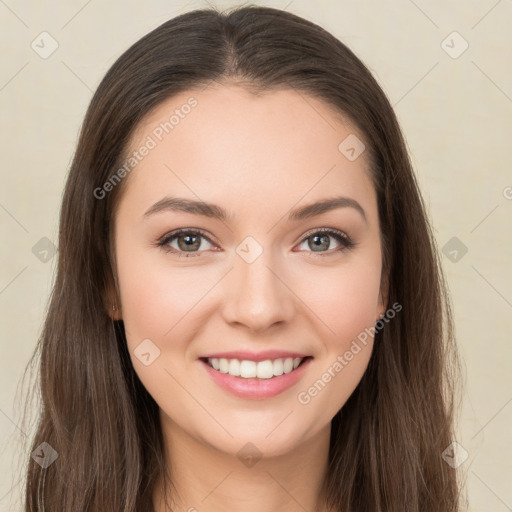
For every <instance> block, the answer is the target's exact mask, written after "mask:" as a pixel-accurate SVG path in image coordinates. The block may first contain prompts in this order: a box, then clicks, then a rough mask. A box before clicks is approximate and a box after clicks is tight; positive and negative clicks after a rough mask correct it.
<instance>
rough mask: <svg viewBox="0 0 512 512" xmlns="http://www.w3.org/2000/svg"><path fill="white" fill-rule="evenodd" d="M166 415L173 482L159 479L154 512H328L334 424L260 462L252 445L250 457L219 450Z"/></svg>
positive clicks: (166, 436) (167, 443)
mask: <svg viewBox="0 0 512 512" xmlns="http://www.w3.org/2000/svg"><path fill="white" fill-rule="evenodd" d="M163 416H165V415H163V414H161V417H162V428H163V434H164V440H165V451H166V454H165V455H166V461H167V467H168V468H170V471H169V476H170V479H171V480H172V484H171V483H169V482H167V484H166V485H164V482H163V479H160V480H159V482H158V484H157V486H156V487H155V491H154V495H153V502H154V510H155V512H170V511H171V510H173V511H177V510H180V511H187V512H189V511H190V512H196V511H208V512H221V511H225V510H244V512H261V510H265V511H268V512H274V511H275V512H278V511H279V512H299V511H300V512H304V510H307V511H316V512H324V511H325V512H327V508H326V505H325V500H324V496H323V483H324V481H325V478H326V475H327V464H328V452H329V438H330V424H328V425H327V427H326V428H324V429H323V430H322V431H320V432H318V433H316V434H315V435H314V436H312V437H311V438H309V439H307V440H306V441H305V442H304V443H302V444H301V445H298V446H297V447H296V448H294V450H293V451H291V452H289V453H284V454H281V455H276V456H273V457H262V458H258V455H257V453H258V452H257V451H256V450H255V448H251V447H250V446H246V447H245V451H242V453H243V454H244V455H246V456H239V455H237V453H234V454H232V453H226V452H222V451H219V450H217V449H216V448H215V447H213V446H211V445H208V444H206V443H204V442H201V440H200V439H197V438H194V437H192V436H190V435H189V433H187V432H185V431H184V430H183V429H181V428H180V427H179V426H178V425H177V424H176V423H174V422H172V421H171V420H170V419H169V418H168V417H165V418H164V417H163ZM244 444H245V441H244V442H241V443H240V446H241V447H242V446H244ZM165 496H167V505H166V503H165V499H164V498H165Z"/></svg>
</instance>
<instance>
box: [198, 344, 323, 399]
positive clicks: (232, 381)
mask: <svg viewBox="0 0 512 512" xmlns="http://www.w3.org/2000/svg"><path fill="white" fill-rule="evenodd" d="M230 354H232V353H231V352H230ZM246 356H247V353H245V357H246ZM251 357H253V356H251ZM278 357H279V356H278ZM278 357H275V356H273V357H266V358H263V359H262V360H264V359H277V358H278ZM289 357H292V356H291V355H290V356H289ZM296 357H302V356H300V355H298V356H296ZM231 358H235V356H231ZM246 358H247V359H250V358H249V357H246ZM236 359H238V357H236ZM312 359H313V358H312V357H308V358H307V359H306V360H305V361H303V362H302V364H301V365H300V366H298V367H297V368H296V369H295V370H292V371H291V372H290V373H283V375H280V376H278V377H272V378H271V379H258V378H251V379H245V378H243V377H234V376H233V375H229V373H222V372H220V371H218V370H215V369H214V368H212V367H211V366H210V365H209V364H208V363H207V362H205V361H203V360H200V363H201V364H202V365H203V366H204V368H205V369H206V371H207V372H208V374H209V375H210V377H211V378H212V379H213V381H214V382H215V383H216V384H218V385H219V386H220V387H221V388H222V389H224V390H226V391H229V392H230V393H231V394H233V395H235V396H238V397H240V398H247V399H253V400H262V399H264V398H271V397H273V396H276V395H279V394H280V393H282V392H283V391H285V390H286V389H288V388H290V387H291V386H293V385H294V384H295V383H297V382H298V381H299V380H300V378H301V377H302V376H303V375H304V372H305V371H306V368H307V367H308V365H309V363H310V362H311V360H312ZM253 360H254V359H253Z"/></svg>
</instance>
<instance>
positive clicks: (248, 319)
mask: <svg viewBox="0 0 512 512" xmlns="http://www.w3.org/2000/svg"><path fill="white" fill-rule="evenodd" d="M250 238H251V237H248V239H246V240H245V241H244V242H242V243H241V244H240V245H239V247H238V248H237V255H236V256H235V262H234V269H233V272H231V273H230V274H231V275H230V281H229V288H230V291H231V293H229V294H228V297H229V298H228V300H227V301H226V302H225V304H224V314H225V317H226V320H227V321H229V322H236V323H240V324H244V325H246V326H247V327H249V328H250V329H251V330H252V331H257V330H264V329H266V328H268V327H270V326H272V325H273V324H275V323H278V322H285V321H289V320H290V318H291V317H292V314H293V300H292V297H291V295H292V294H291V292H290V290H289V289H288V288H287V287H286V286H285V284H284V283H283V281H284V282H286V279H285V276H281V275H280V274H281V273H282V272H281V270H279V269H281V268H282V265H280V262H279V261H278V260H277V256H276V255H275V254H274V253H273V251H272V250H270V249H268V250H263V247H262V246H261V245H260V244H258V243H257V242H256V241H255V240H254V239H252V240H251V239H250Z"/></svg>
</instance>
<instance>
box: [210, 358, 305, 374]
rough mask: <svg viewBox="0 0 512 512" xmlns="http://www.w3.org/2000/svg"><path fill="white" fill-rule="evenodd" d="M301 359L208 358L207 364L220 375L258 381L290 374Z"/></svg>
mask: <svg viewBox="0 0 512 512" xmlns="http://www.w3.org/2000/svg"><path fill="white" fill-rule="evenodd" d="M302 359H303V358H302V357H296V358H293V357H287V358H286V359H274V360H270V359H267V360H265V361H259V362H256V361H249V360H247V359H243V360H239V359H225V358H223V357H221V358H217V357H213V358H208V364H209V365H210V366H212V367H213V368H215V369H216V370H219V371H220V372H222V373H229V375H233V376H234V377H244V378H246V379H249V378H252V377H258V379H270V378H272V377H274V376H279V375H282V374H283V373H290V372H291V371H292V370H294V369H295V368H297V366H299V364H300V363H301V361H302Z"/></svg>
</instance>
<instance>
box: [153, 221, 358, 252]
mask: <svg viewBox="0 0 512 512" xmlns="http://www.w3.org/2000/svg"><path fill="white" fill-rule="evenodd" d="M184 233H185V234H188V235H200V236H202V237H203V238H205V239H206V240H207V241H208V242H209V243H211V244H214V242H212V241H211V240H210V238H209V237H208V236H207V235H206V234H205V233H204V232H203V231H202V230H200V229H178V230H176V231H173V232H171V233H168V234H166V235H164V236H163V237H162V238H160V239H159V240H157V242H156V243H155V245H156V246H157V247H160V248H162V249H163V250H164V251H165V252H167V253H174V254H177V255H178V257H180V258H190V257H197V256H198V255H200V254H201V252H202V251H196V252H189V253H188V254H187V253H186V252H185V251H179V250H176V249H174V248H171V247H169V245H168V244H169V243H170V242H172V241H173V240H174V239H175V238H177V237H178V236H179V235H181V234H184ZM319 233H321V234H326V235H330V236H332V237H333V238H335V239H336V240H337V241H338V242H339V243H340V244H341V246H340V247H339V248H337V249H332V250H330V251H325V252H323V253H321V252H320V253H315V252H314V251H306V252H312V253H314V254H315V255H317V256H332V255H333V254H335V253H339V252H342V251H346V250H348V249H352V248H354V247H355V246H356V245H357V244H356V243H355V242H354V241H353V240H352V239H351V238H350V237H349V236H347V235H345V234H344V233H343V232H341V231H338V230H334V229H330V228H321V229H317V230H315V231H311V232H310V233H309V234H306V235H305V236H304V238H302V240H301V241H300V244H299V245H301V244H302V243H303V242H305V241H306V240H307V239H308V238H310V237H311V236H313V235H316V234H319Z"/></svg>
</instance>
